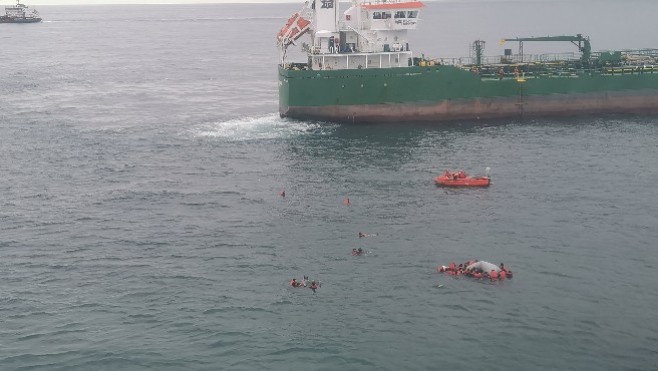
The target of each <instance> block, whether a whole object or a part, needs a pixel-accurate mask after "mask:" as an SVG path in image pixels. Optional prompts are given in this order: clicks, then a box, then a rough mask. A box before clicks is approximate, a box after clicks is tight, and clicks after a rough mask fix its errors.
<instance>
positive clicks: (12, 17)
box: [0, 0, 41, 23]
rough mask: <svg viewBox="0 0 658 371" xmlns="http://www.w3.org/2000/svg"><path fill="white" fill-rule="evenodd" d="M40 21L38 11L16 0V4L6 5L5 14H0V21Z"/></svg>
mask: <svg viewBox="0 0 658 371" xmlns="http://www.w3.org/2000/svg"><path fill="white" fill-rule="evenodd" d="M37 22H41V17H39V12H37V11H36V10H34V9H28V7H27V5H25V4H21V1H20V0H16V5H12V6H6V7H5V15H1V16H0V23H37Z"/></svg>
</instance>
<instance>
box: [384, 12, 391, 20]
mask: <svg viewBox="0 0 658 371" xmlns="http://www.w3.org/2000/svg"><path fill="white" fill-rule="evenodd" d="M389 18H391V13H390V12H382V19H389Z"/></svg>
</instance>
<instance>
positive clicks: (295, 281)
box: [290, 278, 299, 287]
mask: <svg viewBox="0 0 658 371" xmlns="http://www.w3.org/2000/svg"><path fill="white" fill-rule="evenodd" d="M290 286H292V287H299V282H297V279H295V278H293V279H292V280H291V281H290Z"/></svg>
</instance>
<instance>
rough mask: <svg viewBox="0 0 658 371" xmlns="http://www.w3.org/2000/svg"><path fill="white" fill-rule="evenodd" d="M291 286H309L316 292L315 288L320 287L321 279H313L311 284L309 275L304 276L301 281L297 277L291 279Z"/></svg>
mask: <svg viewBox="0 0 658 371" xmlns="http://www.w3.org/2000/svg"><path fill="white" fill-rule="evenodd" d="M290 287H294V288H300V287H308V288H309V289H311V290H312V291H313V293H314V294H315V290H317V289H319V288H320V281H311V283H310V285H309V283H308V276H304V278H303V279H302V280H301V281H297V279H296V278H293V279H292V280H290Z"/></svg>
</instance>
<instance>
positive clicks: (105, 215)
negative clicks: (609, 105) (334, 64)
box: [0, 1, 658, 370]
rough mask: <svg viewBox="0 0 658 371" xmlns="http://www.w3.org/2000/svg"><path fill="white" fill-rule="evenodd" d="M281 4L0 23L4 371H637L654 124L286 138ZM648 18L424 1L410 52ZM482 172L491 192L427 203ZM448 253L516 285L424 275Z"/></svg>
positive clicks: (98, 12)
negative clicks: (300, 282)
mask: <svg viewBox="0 0 658 371" xmlns="http://www.w3.org/2000/svg"><path fill="white" fill-rule="evenodd" d="M299 8H301V4H278V5H277V4H270V5H264V4H252V5H235V4H225V5H150V6H41V7H38V10H40V12H41V15H42V16H43V18H44V22H43V23H40V24H34V25H0V26H1V27H0V48H1V49H2V52H1V53H0V369H2V370H34V369H44V370H78V369H79V370H99V369H100V370H118V369H127V370H142V369H155V370H221V369H230V370H259V369H268V370H301V369H305V370H307V369H310V370H434V369H443V368H446V369H453V370H472V369H480V368H486V369H488V370H537V369H549V370H597V369H606V370H623V369H629V370H630V369H634V370H650V369H656V367H657V366H656V365H658V351H657V349H658V347H657V344H658V335H657V333H658V324H657V321H656V314H655V313H656V309H655V308H656V306H657V305H658V288H657V287H656V283H657V282H658V272H657V268H658V254H657V252H656V247H657V245H656V241H657V240H658V232H657V231H656V226H657V225H658V211H657V210H658V194H657V192H656V184H658V118H656V117H640V116H638V117H607V116H606V117H594V118H573V119H567V120H564V119H559V120H528V121H519V120H511V121H503V122H495V123H482V122H463V123H457V124H453V125H448V126H444V127H436V126H431V125H409V124H405V123H400V124H397V125H385V126H342V125H335V124H327V123H318V122H303V121H292V120H283V119H280V118H279V116H278V113H277V104H278V102H277V100H278V97H277V75H276V63H277V51H276V48H275V42H274V35H275V33H276V32H277V31H278V29H279V28H280V27H281V26H282V24H283V22H285V20H286V19H287V16H288V15H289V14H290V13H291V12H292V11H295V10H298V9H299ZM656 13H658V4H656V3H655V2H650V1H630V2H612V1H602V2H589V1H582V2H559V1H557V2H555V1H546V2H530V3H525V2H515V1H483V2H474V1H471V2H428V3H427V7H426V9H424V13H423V14H422V16H421V19H422V21H423V22H424V23H423V24H422V25H421V26H420V29H419V30H418V32H417V33H416V34H415V35H414V36H413V37H414V39H413V41H414V43H412V47H413V48H414V49H415V50H417V52H418V53H420V52H422V53H425V54H426V55H432V56H435V57H441V56H447V57H456V56H466V55H468V44H469V43H470V42H472V41H473V40H474V39H476V38H482V39H485V40H487V52H486V53H485V54H492V55H493V54H497V53H499V52H500V50H502V48H503V46H499V45H498V44H497V41H498V39H500V38H502V37H516V36H543V35H546V34H575V33H583V34H586V35H589V36H591V37H592V44H593V47H594V49H622V48H640V47H658V39H656V37H655V33H654V32H648V29H647V28H646V27H643V26H641V25H642V24H645V25H646V24H647V22H652V18H653V17H654V16H655V14H656ZM506 47H510V46H506ZM514 47H515V46H514ZM533 48H534V49H533ZM526 50H527V51H529V52H544V51H546V52H548V51H552V50H564V51H569V50H572V49H571V46H570V45H561V44H555V45H547V44H542V45H536V46H534V45H533V46H530V45H529V44H527V45H526ZM293 54H294V53H293ZM293 56H294V55H293ZM485 167H491V169H492V170H491V171H492V177H493V183H492V186H491V187H489V188H487V189H467V190H449V189H442V188H437V187H436V186H435V185H434V183H433V178H434V177H435V176H437V175H439V174H440V173H441V172H442V171H444V170H446V169H465V170H466V171H469V172H471V173H473V174H478V173H483V172H484V168H485ZM284 190H285V193H286V195H285V197H281V196H280V195H279V193H280V192H282V191H284ZM346 198H349V199H350V205H349V206H348V205H345V203H344V200H345V199H346ZM358 232H365V233H368V234H372V235H374V236H372V237H368V238H362V239H359V238H358ZM358 247H361V248H363V249H365V250H366V251H368V252H369V253H368V254H366V255H365V256H362V257H353V256H351V255H350V251H351V250H352V249H353V248H358ZM469 259H481V260H487V261H491V262H493V263H496V264H498V263H500V262H504V263H505V264H507V265H508V266H509V267H510V268H511V269H512V270H513V271H514V273H515V275H514V278H513V279H511V280H507V281H505V282H500V283H491V282H485V281H473V280H470V279H464V278H461V279H454V278H452V277H447V276H443V275H441V274H439V273H437V271H436V267H437V265H441V264H448V263H450V262H452V261H456V262H458V263H459V262H463V261H466V260H469ZM304 275H307V276H309V277H310V278H311V279H315V280H320V281H321V283H322V286H321V288H320V289H319V290H318V291H317V292H316V293H315V294H313V292H312V291H311V290H308V289H292V288H289V287H288V281H289V280H290V279H291V278H293V277H296V278H298V279H300V278H302V276H304ZM441 285H442V287H439V286H441Z"/></svg>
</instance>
